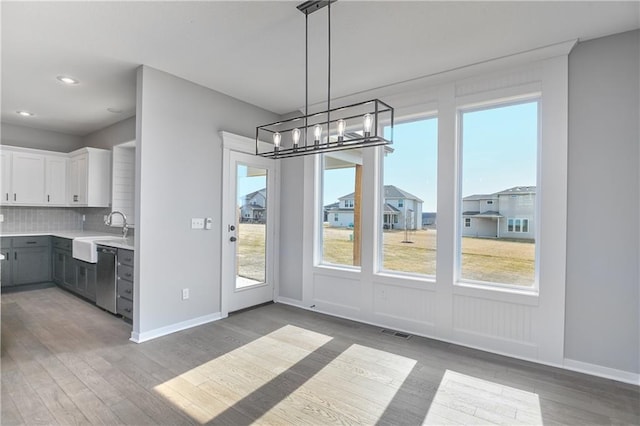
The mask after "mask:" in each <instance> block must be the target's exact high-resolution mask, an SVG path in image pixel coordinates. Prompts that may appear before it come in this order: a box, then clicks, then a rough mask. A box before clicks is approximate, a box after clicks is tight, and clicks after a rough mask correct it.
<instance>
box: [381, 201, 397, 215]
mask: <svg viewBox="0 0 640 426" xmlns="http://www.w3.org/2000/svg"><path fill="white" fill-rule="evenodd" d="M383 211H384V213H394V214H397V213H400V210H399V209H397V208H395V207H393V206H392V205H391V204H388V203H384V210H383Z"/></svg>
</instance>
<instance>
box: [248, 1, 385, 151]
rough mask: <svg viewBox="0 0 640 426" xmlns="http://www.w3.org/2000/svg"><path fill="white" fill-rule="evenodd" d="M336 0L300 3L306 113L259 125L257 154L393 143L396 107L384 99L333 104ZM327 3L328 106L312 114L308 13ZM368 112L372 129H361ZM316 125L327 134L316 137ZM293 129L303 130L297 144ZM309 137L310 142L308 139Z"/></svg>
mask: <svg viewBox="0 0 640 426" xmlns="http://www.w3.org/2000/svg"><path fill="white" fill-rule="evenodd" d="M336 1H337V0H322V1H306V2H304V3H301V4H299V5H298V6H297V8H298V10H300V12H302V13H304V15H305V111H304V115H303V116H300V117H295V118H291V119H288V120H283V121H278V122H275V123H270V124H265V125H262V126H258V127H256V155H259V156H262V157H267V158H288V157H298V156H302V155H309V154H318V153H322V152H332V151H341V150H347V149H357V148H365V147H373V146H380V145H391V144H393V123H394V111H393V107H391V106H390V105H388V104H386V103H385V102H382V101H381V100H379V99H373V100H369V101H365V102H359V103H356V104H352V105H347V106H343V107H339V108H333V109H332V108H331V4H332V3H335V2H336ZM324 7H328V11H327V25H328V31H327V44H328V54H327V109H326V110H325V111H322V112H318V113H314V114H309V15H310V14H312V13H314V12H316V11H318V10H320V9H322V8H324ZM365 114H369V115H370V119H371V122H372V123H371V128H370V131H369V132H365V131H362V130H361V129H362V125H361V124H360V120H361V119H362V118H363V117H364V115H365ZM338 121H343V123H341V124H342V125H343V126H344V127H345V130H346V131H345V132H344V135H343V136H340V137H338V134H337V123H338ZM298 124H299V125H298ZM316 125H320V126H322V127H323V131H324V132H326V136H325V138H323V139H321V140H316V139H315V137H313V129H314V128H315V127H316ZM332 125H333V126H332ZM383 125H386V126H388V134H389V136H388V139H387V138H385V137H384V135H382V134H379V133H380V132H381V131H382V126H383ZM332 127H333V129H332ZM294 129H299V130H300V141H299V142H298V145H294V144H293V139H292V136H291V135H292V132H293V130H294ZM275 133H279V134H280V136H281V144H280V146H276V145H275V144H274V143H273V142H271V141H273V136H274V134H275ZM310 133H311V136H310ZM310 141H311V143H309V142H310ZM261 147H267V148H268V149H261Z"/></svg>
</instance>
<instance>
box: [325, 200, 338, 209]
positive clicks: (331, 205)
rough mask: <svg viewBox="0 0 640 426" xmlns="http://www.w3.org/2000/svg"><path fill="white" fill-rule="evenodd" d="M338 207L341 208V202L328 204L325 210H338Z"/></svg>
mask: <svg viewBox="0 0 640 426" xmlns="http://www.w3.org/2000/svg"><path fill="white" fill-rule="evenodd" d="M338 206H340V202H335V203H331V204H327V205H326V206H324V209H325V210H331V209H335V208H337V207H338Z"/></svg>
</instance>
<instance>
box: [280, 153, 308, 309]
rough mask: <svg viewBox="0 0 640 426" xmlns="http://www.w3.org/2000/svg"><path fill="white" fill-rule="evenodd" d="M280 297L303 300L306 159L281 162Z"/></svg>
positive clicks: (289, 159)
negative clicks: (303, 194) (303, 192)
mask: <svg viewBox="0 0 640 426" xmlns="http://www.w3.org/2000/svg"><path fill="white" fill-rule="evenodd" d="M280 161H281V163H280V173H281V178H280V200H281V202H280V203H281V207H280V268H279V271H280V277H279V280H278V281H279V286H280V288H279V296H282V297H287V298H290V299H295V300H302V263H303V262H302V226H303V215H302V212H303V206H302V204H303V197H302V191H303V185H304V179H303V176H304V161H303V158H301V157H300V158H288V159H284V160H280Z"/></svg>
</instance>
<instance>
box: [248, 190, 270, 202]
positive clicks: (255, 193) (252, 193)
mask: <svg viewBox="0 0 640 426" xmlns="http://www.w3.org/2000/svg"><path fill="white" fill-rule="evenodd" d="M258 194H260V195H262V196H263V197H265V198H267V197H266V195H267V188H262V189H259V190H257V191H253V192H250V193H248V194H247V195H245V196H244V198H245V200H250V199H252V198H253V197H255V196H256V195H258Z"/></svg>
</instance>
